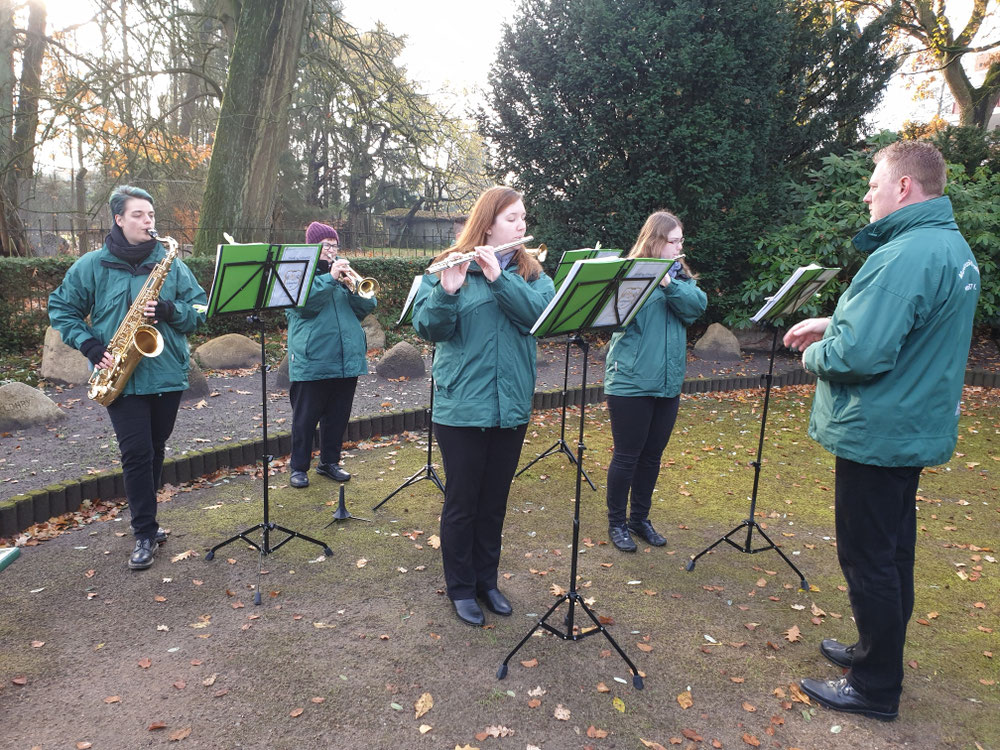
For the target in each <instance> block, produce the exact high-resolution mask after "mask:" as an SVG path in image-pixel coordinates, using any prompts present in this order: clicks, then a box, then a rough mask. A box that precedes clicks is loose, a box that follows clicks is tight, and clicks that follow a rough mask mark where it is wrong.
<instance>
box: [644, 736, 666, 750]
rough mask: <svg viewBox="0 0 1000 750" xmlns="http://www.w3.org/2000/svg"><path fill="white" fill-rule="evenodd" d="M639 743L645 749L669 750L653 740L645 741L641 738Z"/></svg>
mask: <svg viewBox="0 0 1000 750" xmlns="http://www.w3.org/2000/svg"><path fill="white" fill-rule="evenodd" d="M639 742H641V743H642V744H643V745H644V746H645V747H648V748H650V750H667V748H665V747H664V746H663V745H661V744H660V743H659V742H653V741H652V740H644V739H643V738H642V737H640V738H639Z"/></svg>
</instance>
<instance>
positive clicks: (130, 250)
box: [104, 224, 156, 266]
mask: <svg viewBox="0 0 1000 750" xmlns="http://www.w3.org/2000/svg"><path fill="white" fill-rule="evenodd" d="M104 244H105V245H107V246H108V250H109V251H110V253H111V254H112V255H113V256H115V257H116V258H119V259H120V260H123V261H125V262H126V263H128V264H129V265H131V266H138V265H139V264H140V263H142V261H144V260H145V259H146V258H147V257H148V256H149V254H150V253H151V252H153V250H154V249H155V248H156V240H154V239H153V238H152V237H150V238H149V239H148V240H146V241H145V242H140V243H139V244H138V245H132V244H129V241H128V240H127V239H125V235H124V234H122V228H121V227H120V226H118V225H117V224H115V225H114V226H112V227H111V231H110V232H108V236H107V237H105V238H104Z"/></svg>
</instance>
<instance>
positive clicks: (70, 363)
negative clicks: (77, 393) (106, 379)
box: [40, 326, 90, 385]
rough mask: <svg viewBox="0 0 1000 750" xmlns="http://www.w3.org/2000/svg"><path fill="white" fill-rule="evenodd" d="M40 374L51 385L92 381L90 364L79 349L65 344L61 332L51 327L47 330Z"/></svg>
mask: <svg viewBox="0 0 1000 750" xmlns="http://www.w3.org/2000/svg"><path fill="white" fill-rule="evenodd" d="M40 374H41V376H42V379H43V380H47V381H49V382H50V383H68V384H70V385H77V384H79V383H86V382H87V381H88V380H90V362H88V361H87V358H86V357H84V356H83V355H82V354H80V352H79V351H78V350H77V349H74V348H73V347H71V346H69V345H67V344H64V343H63V340H62V336H60V335H59V331H57V330H56V329H55V328H53V327H52V326H49V327H48V328H46V329H45V344H44V345H43V347H42V368H41V372H40Z"/></svg>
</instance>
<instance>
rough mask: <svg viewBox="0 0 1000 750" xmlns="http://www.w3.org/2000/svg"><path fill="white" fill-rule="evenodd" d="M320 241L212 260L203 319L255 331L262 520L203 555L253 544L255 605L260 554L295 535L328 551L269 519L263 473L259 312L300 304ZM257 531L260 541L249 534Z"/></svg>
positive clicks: (228, 251)
mask: <svg viewBox="0 0 1000 750" xmlns="http://www.w3.org/2000/svg"><path fill="white" fill-rule="evenodd" d="M320 251H321V248H320V246H319V245H266V244H251V245H219V249H218V252H217V254H216V261H215V278H214V279H213V281H212V291H211V294H210V296H209V300H208V310H207V313H208V317H211V316H213V315H223V314H227V313H250V315H248V316H247V322H249V323H256V324H257V330H258V332H259V335H260V402H261V410H262V415H263V425H262V427H263V434H264V455H263V457H262V461H263V468H264V519H263V521H261V522H260V523H258V524H255V525H254V526H251V527H250V528H248V529H244V530H243V531H241V532H239V533H238V534H236V535H234V536H232V537H230V538H229V539H226V540H225V541H224V542H220V543H219V544H216V545H215V546H214V547H212V548H211V549H210V550H209V551H208V552H206V553H205V559H206V560H212V559H213V558H214V557H215V552H216V550H218V549H220V548H222V547H225V546H226V545H227V544H231V543H232V542H235V541H236V540H237V539H242V540H243V541H244V542H246V543H247V544H249V545H250V546H251V547H254V548H255V549H256V550H257V552H258V557H257V589H256V591H255V592H254V604H258V605H259V604H260V603H261V595H260V577H261V571H262V569H263V564H264V558H265V557H266V556H267V555H270V554H271V553H272V552H275V551H276V550H278V549H280V548H281V547H283V546H284V545H285V544H286V543H287V542H289V541H291V540H292V539H295V538H298V539H302V540H303V541H306V542H309V543H310V544H315V545H317V546H318V547H322V548H323V554H324V555H326V556H327V557H329V556H330V555H332V554H333V550H331V549H330V548H329V546H327V545H326V544H325V543H324V542H321V541H319V540H318V539H313V538H312V537H309V536H306V535H305V534H300V533H299V532H297V531H292V530H291V529H288V528H286V527H284V526H279V525H278V524H276V523H274V522H273V521H272V520H271V515H270V504H269V502H268V491H267V490H268V473H269V470H270V465H271V459H272V458H273V456H271V455H270V454H269V453H268V445H267V364H266V360H265V349H264V340H265V337H264V321H263V318H261V313H262V312H263V311H264V310H280V309H284V308H286V307H300V306H302V305H303V304H305V301H306V297H307V296H308V294H309V288H310V286H311V285H312V277H313V273H314V272H315V270H316V263H317V262H318V261H319V254H320ZM255 531H260V532H261V543H259V544H258V543H257V542H256V541H254V540H253V539H251V538H250V537H249V536H248V535H249V534H252V533H253V532H255ZM272 531H280V532H282V533H284V534H287V536H286V537H285V538H284V539H282V540H281V541H280V542H278V543H277V544H275V545H272V544H271V536H270V535H271V532H272Z"/></svg>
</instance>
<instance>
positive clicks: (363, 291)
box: [340, 266, 382, 299]
mask: <svg viewBox="0 0 1000 750" xmlns="http://www.w3.org/2000/svg"><path fill="white" fill-rule="evenodd" d="M340 281H341V283H342V284H343V285H344V286H346V287H347V288H348V289H350V290H351V291H352V292H354V293H355V294H357V295H358V296H359V297H364V298H365V299H371V298H372V297H374V296H375V295H376V294H378V293H379V292H380V291H381V290H382V286H381V285H380V284H379V283H378V281H377V280H375V279H373V278H371V277H368V276H362V275H361V274H360V273H358V272H357V271H355V270H354V269H353V268H351V267H350V266H348V267H347V270H346V271H344V275H343V276H342V277H341V279H340Z"/></svg>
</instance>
